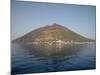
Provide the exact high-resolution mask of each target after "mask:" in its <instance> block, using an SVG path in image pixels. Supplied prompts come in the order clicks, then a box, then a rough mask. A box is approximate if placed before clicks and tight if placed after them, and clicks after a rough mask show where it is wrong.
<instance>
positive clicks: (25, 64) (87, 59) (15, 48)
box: [11, 43, 96, 74]
mask: <svg viewBox="0 0 100 75" xmlns="http://www.w3.org/2000/svg"><path fill="white" fill-rule="evenodd" d="M95 49H96V48H95V44H85V45H82V44H81V45H64V46H60V45H56V46H55V45H53V46H47V45H34V46H33V45H32V46H30V47H29V46H28V47H26V46H22V45H20V44H14V43H12V47H11V73H12V74H25V73H41V72H57V71H71V70H86V69H95V68H96V64H95V63H96V61H95V60H96V57H95V56H96V50H95Z"/></svg>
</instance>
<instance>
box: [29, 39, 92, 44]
mask: <svg viewBox="0 0 100 75" xmlns="http://www.w3.org/2000/svg"><path fill="white" fill-rule="evenodd" d="M91 43H92V42H75V41H72V40H71V41H62V40H56V41H52V42H47V41H45V42H41V41H34V42H29V43H28V44H48V45H53V44H91Z"/></svg>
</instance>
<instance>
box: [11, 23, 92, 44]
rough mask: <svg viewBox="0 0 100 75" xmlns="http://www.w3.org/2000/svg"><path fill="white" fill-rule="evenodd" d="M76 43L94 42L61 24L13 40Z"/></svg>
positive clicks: (20, 41) (21, 41) (42, 28)
mask: <svg viewBox="0 0 100 75" xmlns="http://www.w3.org/2000/svg"><path fill="white" fill-rule="evenodd" d="M57 40H62V41H75V42H88V41H93V40H91V39H88V38H85V37H83V36H81V35H79V34H77V33H75V32H73V31H71V30H70V29H68V28H66V27H64V26H61V25H59V24H52V25H47V26H45V27H41V28H38V29H36V30H33V31H32V32H30V33H28V34H26V35H24V36H22V37H20V38H18V39H16V40H13V42H19V43H27V42H52V41H57Z"/></svg>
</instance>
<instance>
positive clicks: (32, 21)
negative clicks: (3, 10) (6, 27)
mask: <svg viewBox="0 0 100 75" xmlns="http://www.w3.org/2000/svg"><path fill="white" fill-rule="evenodd" d="M12 1H13V2H12V14H11V16H12V22H11V23H12V26H11V27H12V39H15V38H18V37H20V36H22V35H24V34H26V33H28V32H30V31H32V30H34V29H36V28H38V27H41V26H45V25H50V24H53V23H57V24H61V25H63V26H65V27H67V28H69V29H71V30H73V31H75V32H77V33H79V34H81V35H83V36H85V37H88V38H93V39H94V38H95V26H96V25H95V24H96V21H95V19H96V15H95V14H96V7H95V6H83V5H71V4H53V3H52V4H51V3H36V2H24V1H21V2H20V1H14V0H12Z"/></svg>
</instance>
